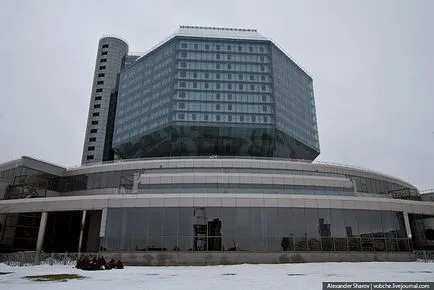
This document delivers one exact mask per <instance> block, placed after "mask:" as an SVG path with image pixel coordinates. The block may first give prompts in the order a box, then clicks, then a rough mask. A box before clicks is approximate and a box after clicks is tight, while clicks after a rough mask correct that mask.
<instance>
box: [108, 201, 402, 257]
mask: <svg viewBox="0 0 434 290" xmlns="http://www.w3.org/2000/svg"><path fill="white" fill-rule="evenodd" d="M168 241H170V242H168ZM180 241H181V243H180ZM102 245H103V248H104V249H106V250H148V251H151V250H177V248H178V249H179V250H182V251H188V250H195V251H261V250H264V251H267V250H268V251H270V250H271V251H309V250H311V251H393V252H396V251H409V250H410V245H409V241H408V239H407V238H406V233H405V226H404V221H403V216H402V213H400V212H387V211H369V210H346V209H321V208H318V209H313V208H245V207H241V208H230V207H222V208H220V207H195V208H111V209H108V212H107V224H106V232H105V238H104V241H103V243H102Z"/></svg>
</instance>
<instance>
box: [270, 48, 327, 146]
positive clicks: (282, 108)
mask: <svg viewBox="0 0 434 290" xmlns="http://www.w3.org/2000/svg"><path fill="white" fill-rule="evenodd" d="M271 51H272V58H273V80H274V82H273V86H274V98H275V101H276V127H277V129H278V130H281V131H282V132H284V133H286V134H288V135H289V136H293V137H294V138H296V139H297V140H299V141H301V142H302V143H304V144H306V145H307V146H308V147H310V148H312V149H314V150H315V151H317V152H318V154H319V139H318V128H317V122H316V113H315V100H314V96H313V85H312V78H311V77H310V76H309V75H307V74H306V73H305V72H304V71H303V70H302V69H301V68H300V67H299V66H298V65H296V64H295V63H294V62H293V61H292V60H291V59H290V58H288V57H287V56H286V55H285V53H283V52H282V51H281V50H280V49H279V48H277V47H276V46H275V45H272V46H271Z"/></svg>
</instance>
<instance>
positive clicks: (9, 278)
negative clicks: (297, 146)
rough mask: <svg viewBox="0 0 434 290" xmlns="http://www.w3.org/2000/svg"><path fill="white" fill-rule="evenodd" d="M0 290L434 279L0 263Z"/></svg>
mask: <svg viewBox="0 0 434 290" xmlns="http://www.w3.org/2000/svg"><path fill="white" fill-rule="evenodd" d="M0 272H12V273H10V274H4V275H0V289H11V290H12V289H14V290H15V289H82V290H85V289H91V290H99V289H104V290H113V289H123V290H126V289H201V290H204V289H225V290H228V289H249V290H253V289H322V288H321V287H322V282H325V281H348V282H349V281H351V282H353V281H387V282H392V281H402V282H404V281H416V282H428V281H434V263H416V262H414V263H308V264H280V265H247V264H245V265H234V266H207V267H126V268H125V269H123V270H110V271H95V272H89V271H81V270H77V269H75V268H73V267H72V266H63V265H54V266H49V265H42V266H27V267H10V266H7V265H5V264H0ZM63 273H73V274H80V275H83V276H85V277H86V278H85V279H83V280H70V281H68V282H34V281H30V280H27V279H24V278H23V276H27V275H45V274H63Z"/></svg>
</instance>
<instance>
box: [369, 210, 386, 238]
mask: <svg viewBox="0 0 434 290" xmlns="http://www.w3.org/2000/svg"><path fill="white" fill-rule="evenodd" d="M369 223H370V225H371V231H372V235H373V236H374V238H383V237H384V231H383V212H381V211H370V219H369Z"/></svg>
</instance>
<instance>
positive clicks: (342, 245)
mask: <svg viewBox="0 0 434 290" xmlns="http://www.w3.org/2000/svg"><path fill="white" fill-rule="evenodd" d="M334 244H335V251H348V241H347V238H336V239H334Z"/></svg>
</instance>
